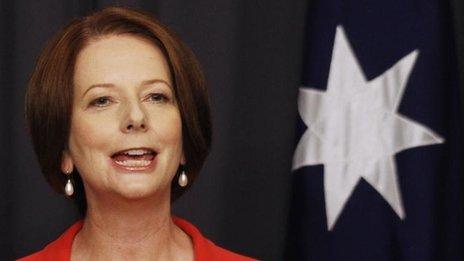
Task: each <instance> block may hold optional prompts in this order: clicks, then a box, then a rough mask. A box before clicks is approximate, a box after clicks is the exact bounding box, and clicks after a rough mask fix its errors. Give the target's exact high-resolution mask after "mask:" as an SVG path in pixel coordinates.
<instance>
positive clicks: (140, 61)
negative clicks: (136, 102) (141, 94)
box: [74, 35, 172, 92]
mask: <svg viewBox="0 0 464 261" xmlns="http://www.w3.org/2000/svg"><path fill="white" fill-rule="evenodd" d="M170 78H171V77H170V72H169V65H168V62H167V61H166V59H165V57H164V55H163V52H162V51H161V50H160V49H159V48H158V47H157V46H155V45H154V44H153V43H151V42H149V41H148V40H146V39H143V38H140V37H136V36H132V35H111V36H107V37H104V38H100V39H98V40H95V41H92V42H90V43H89V44H88V45H87V46H86V47H85V48H84V49H83V50H82V51H81V52H80V53H79V55H78V57H77V60H76V66H75V73H74V83H75V85H76V87H77V88H78V89H80V90H77V91H78V92H79V91H85V90H83V89H84V88H88V86H90V85H94V84H99V83H112V84H115V85H133V84H139V83H140V82H143V81H145V80H147V79H159V80H163V81H166V82H168V83H169V84H170V85H172V84H171V79H170Z"/></svg>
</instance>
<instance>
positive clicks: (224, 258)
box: [19, 217, 254, 261]
mask: <svg viewBox="0 0 464 261" xmlns="http://www.w3.org/2000/svg"><path fill="white" fill-rule="evenodd" d="M173 221H174V223H175V224H176V225H177V226H178V227H180V228H181V229H182V230H183V231H184V232H185V233H187V234H188V235H189V236H190V238H191V239H192V241H193V251H194V259H195V260H197V261H202V260H208V261H209V260H221V261H235V260H237V261H247V260H254V259H251V258H249V257H245V256H242V255H239V254H236V253H233V252H231V251H228V250H226V249H224V248H221V247H219V246H217V245H215V244H214V243H213V242H211V241H210V240H208V239H207V238H205V237H204V236H203V235H202V234H201V233H200V231H199V230H198V229H197V228H196V227H195V226H194V225H192V224H191V223H189V222H188V221H186V220H184V219H181V218H179V217H173ZM82 224H83V221H82V220H79V221H77V222H76V223H74V224H73V225H72V226H71V227H69V228H68V229H67V230H66V231H65V232H64V233H63V234H62V235H61V236H60V237H59V238H58V239H56V240H55V241H53V242H51V243H50V244H48V245H47V246H45V248H44V249H42V250H40V251H38V252H35V253H33V254H31V255H29V256H26V257H23V258H20V259H19V261H44V260H53V261H69V260H70V259H71V247H72V242H73V239H74V236H75V235H76V234H77V232H79V230H80V229H81V227H82Z"/></svg>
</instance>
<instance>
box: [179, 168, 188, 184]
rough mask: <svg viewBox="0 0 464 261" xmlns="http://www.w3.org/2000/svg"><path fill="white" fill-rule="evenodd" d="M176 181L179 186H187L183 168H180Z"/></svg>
mask: <svg viewBox="0 0 464 261" xmlns="http://www.w3.org/2000/svg"><path fill="white" fill-rule="evenodd" d="M178 183H179V186H181V187H185V186H187V183H188V178H187V175H186V174H185V171H184V170H182V173H181V174H180V175H179V180H178Z"/></svg>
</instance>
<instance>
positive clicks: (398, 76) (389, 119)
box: [292, 26, 444, 230]
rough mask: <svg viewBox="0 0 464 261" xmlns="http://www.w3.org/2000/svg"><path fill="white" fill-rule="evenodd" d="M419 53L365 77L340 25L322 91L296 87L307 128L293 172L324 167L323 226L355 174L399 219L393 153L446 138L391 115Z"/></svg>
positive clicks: (400, 205) (402, 213) (342, 203)
mask: <svg viewBox="0 0 464 261" xmlns="http://www.w3.org/2000/svg"><path fill="white" fill-rule="evenodd" d="M417 56H418V51H417V50H414V51H413V52H411V53H410V54H408V55H407V56H405V57H403V58H402V59H401V60H400V61H398V62H397V63H396V64H395V65H394V66H393V67H391V68H390V69H388V70H387V71H386V72H384V73H383V74H382V75H380V76H378V77H376V78H375V79H373V80H367V79H366V77H365V76H364V73H363V72H362V69H361V66H360V65H359V63H358V61H357V59H356V57H355V55H354V52H353V50H352V48H351V47H350V45H349V43H348V40H347V39H346V36H345V33H344V30H343V28H342V27H341V26H338V27H337V29H336V34H335V41H334V47H333V53H332V61H331V65H330V72H329V78H328V81H327V91H320V90H316V89H310V88H307V87H303V88H300V92H299V97H298V111H299V113H300V116H301V119H302V120H303V122H304V123H305V125H306V126H307V127H308V128H307V129H306V131H305V133H304V134H303V136H302V137H301V139H300V141H299V143H298V145H297V147H296V150H295V154H294V157H293V167H292V170H296V169H298V168H301V167H303V166H308V165H318V164H324V195H325V206H326V216H327V227H328V229H329V230H331V229H332V228H333V226H334V225H335V222H336V221H337V219H338V217H339V216H340V214H341V212H342V210H343V208H344V206H345V204H346V202H347V201H348V199H349V197H350V196H351V194H352V193H353V190H354V188H355V186H356V185H357V184H358V182H359V181H360V179H361V178H363V179H364V180H366V181H367V182H368V183H369V184H370V185H371V186H372V187H374V188H375V189H376V190H377V191H378V193H379V194H380V195H382V197H383V198H384V199H385V200H386V201H387V202H388V204H390V206H391V207H392V208H393V210H394V211H395V212H396V214H397V215H398V216H399V217H400V218H401V219H404V218H405V216H406V214H405V210H404V207H403V202H402V197H401V191H400V187H399V183H398V177H397V171H396V165H395V160H394V156H395V154H396V153H398V152H400V151H403V150H406V149H409V148H413V147H419V146H425V145H431V144H438V143H443V142H444V139H443V138H441V137H440V136H439V135H437V134H436V133H434V132H433V131H432V130H430V129H429V128H427V127H426V126H424V125H422V124H420V123H418V122H415V121H413V120H411V119H408V118H406V117H405V116H403V115H400V114H398V112H397V110H398V106H399V104H400V102H401V99H402V96H403V93H404V90H405V87H406V83H407V80H408V78H409V76H410V74H411V71H412V68H413V66H414V63H415V61H416V59H417Z"/></svg>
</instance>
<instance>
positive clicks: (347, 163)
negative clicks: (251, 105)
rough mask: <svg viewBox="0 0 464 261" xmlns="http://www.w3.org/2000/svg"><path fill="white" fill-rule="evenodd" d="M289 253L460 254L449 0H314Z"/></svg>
mask: <svg viewBox="0 0 464 261" xmlns="http://www.w3.org/2000/svg"><path fill="white" fill-rule="evenodd" d="M306 28H307V31H306V42H305V52H304V53H305V54H304V62H303V64H304V68H303V73H302V83H301V86H300V87H299V95H298V112H299V119H298V126H297V133H298V135H297V140H296V143H295V144H296V146H295V152H294V155H293V165H292V175H293V194H292V203H291V208H290V217H289V229H288V237H287V247H286V260H376V261H381V260H411V261H412V260H414V261H416V260H464V255H463V253H464V250H463V249H464V193H463V192H464V186H463V184H464V167H463V162H462V154H463V147H462V144H463V123H462V121H461V119H462V114H461V113H462V112H461V108H460V106H461V103H462V102H463V101H461V100H460V97H461V96H460V93H459V92H460V90H459V83H458V68H457V58H456V53H455V49H456V48H455V45H454V43H455V41H454V34H453V24H452V17H451V10H450V7H449V6H448V2H447V1H442V0H422V1H419V0H417V1H403V0H390V1H365V0H362V1H361V0H344V1H342V0H324V1H322V0H320V1H311V2H310V4H309V7H308V14H307V26H306Z"/></svg>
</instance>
